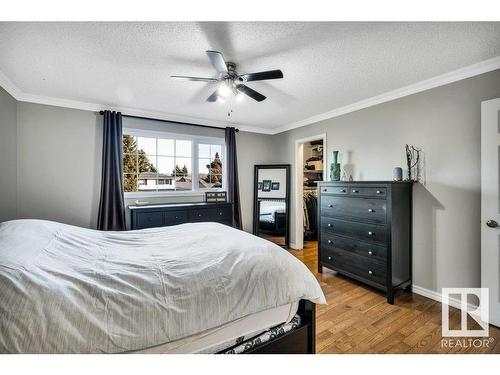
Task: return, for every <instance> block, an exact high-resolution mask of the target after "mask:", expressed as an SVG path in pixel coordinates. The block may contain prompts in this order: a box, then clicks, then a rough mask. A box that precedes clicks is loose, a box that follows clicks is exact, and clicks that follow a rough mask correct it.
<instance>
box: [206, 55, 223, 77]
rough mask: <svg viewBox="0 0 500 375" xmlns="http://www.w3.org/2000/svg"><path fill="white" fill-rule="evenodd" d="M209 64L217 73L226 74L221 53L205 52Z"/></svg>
mask: <svg viewBox="0 0 500 375" xmlns="http://www.w3.org/2000/svg"><path fill="white" fill-rule="evenodd" d="M206 52H207V55H208V58H209V59H210V62H211V63H212V65H213V66H214V68H215V70H216V71H217V73H222V74H227V66H226V62H225V61H224V57H222V53H220V52H217V51H206Z"/></svg>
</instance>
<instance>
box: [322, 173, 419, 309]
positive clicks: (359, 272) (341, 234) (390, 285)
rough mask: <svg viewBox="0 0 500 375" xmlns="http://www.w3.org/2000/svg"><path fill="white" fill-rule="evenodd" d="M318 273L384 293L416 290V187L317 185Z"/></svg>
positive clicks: (390, 299)
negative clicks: (413, 273)
mask: <svg viewBox="0 0 500 375" xmlns="http://www.w3.org/2000/svg"><path fill="white" fill-rule="evenodd" d="M318 207H319V209H318V220H319V225H318V229H319V236H318V271H319V272H322V267H327V268H330V269H332V270H334V271H337V272H338V273H340V274H343V275H345V276H349V277H351V278H353V279H356V280H358V281H361V282H363V283H366V284H368V285H371V286H373V287H375V288H378V289H381V290H383V291H385V292H386V293H387V302H388V303H390V304H393V303H394V289H395V288H406V289H407V290H409V289H410V288H411V244H412V238H411V232H412V231H411V228H412V183H411V182H392V181H380V182H378V181H370V182H320V183H318Z"/></svg>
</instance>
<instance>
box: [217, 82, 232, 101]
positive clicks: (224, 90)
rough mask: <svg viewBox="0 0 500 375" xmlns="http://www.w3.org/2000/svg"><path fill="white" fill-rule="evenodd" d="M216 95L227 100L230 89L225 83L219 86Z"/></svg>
mask: <svg viewBox="0 0 500 375" xmlns="http://www.w3.org/2000/svg"><path fill="white" fill-rule="evenodd" d="M217 93H218V94H219V97H222V98H227V97H228V96H229V95H230V94H231V89H230V88H229V87H228V85H226V83H222V84H221V85H220V86H219V90H218V91H217Z"/></svg>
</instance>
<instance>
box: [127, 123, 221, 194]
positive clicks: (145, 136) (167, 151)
mask: <svg viewBox="0 0 500 375" xmlns="http://www.w3.org/2000/svg"><path fill="white" fill-rule="evenodd" d="M224 148H225V147H224V140H223V139H218V138H207V137H196V136H187V135H186V136H183V135H177V134H176V135H172V134H167V133H152V132H144V131H134V130H124V132H123V186H124V191H125V192H126V193H134V194H135V195H142V194H152V193H155V194H161V193H175V192H180V191H185V192H186V191H187V192H189V191H198V190H205V189H221V188H223V185H222V182H223V179H222V176H223V168H222V165H223V155H224ZM193 171H194V172H193Z"/></svg>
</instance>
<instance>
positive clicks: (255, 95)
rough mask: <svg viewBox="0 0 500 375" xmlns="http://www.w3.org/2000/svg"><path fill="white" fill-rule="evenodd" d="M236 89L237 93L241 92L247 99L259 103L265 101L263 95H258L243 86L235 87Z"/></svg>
mask: <svg viewBox="0 0 500 375" xmlns="http://www.w3.org/2000/svg"><path fill="white" fill-rule="evenodd" d="M236 88H237V89H238V90H239V91H241V92H242V93H243V94H246V95H248V96H249V97H251V98H252V99H254V100H257V101H258V102H261V101H263V100H264V99H266V97H265V96H264V95H262V94H261V93H258V92H257V91H255V90H253V89H251V88H250V87H248V86H245V85H236Z"/></svg>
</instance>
